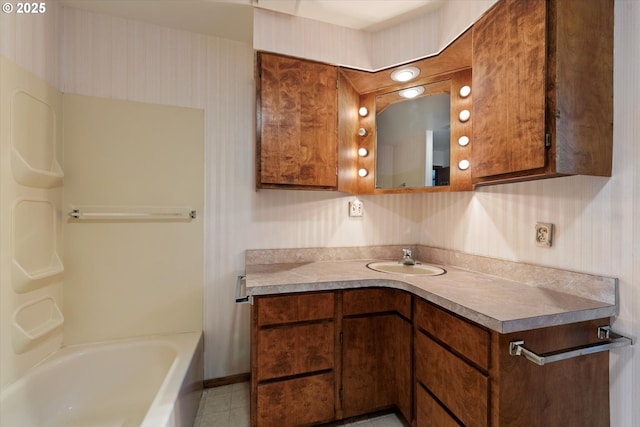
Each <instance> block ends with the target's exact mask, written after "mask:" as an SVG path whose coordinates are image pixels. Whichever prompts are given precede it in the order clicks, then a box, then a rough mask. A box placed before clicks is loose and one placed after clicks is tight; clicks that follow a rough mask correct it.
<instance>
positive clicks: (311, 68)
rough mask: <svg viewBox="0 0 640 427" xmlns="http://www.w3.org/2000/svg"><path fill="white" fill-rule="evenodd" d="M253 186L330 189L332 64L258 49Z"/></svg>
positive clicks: (333, 174) (334, 153) (334, 179)
mask: <svg viewBox="0 0 640 427" xmlns="http://www.w3.org/2000/svg"><path fill="white" fill-rule="evenodd" d="M258 73H259V75H258V79H257V83H258V94H257V104H258V105H257V109H258V111H257V118H258V120H257V126H258V129H257V156H256V161H257V174H256V178H257V187H258V188H302V189H304V188H310V189H336V188H337V185H338V175H337V166H338V68H337V67H336V66H332V65H327V64H322V63H318V62H313V61H307V60H302V59H297V58H291V57H286V56H280V55H275V54H270V53H264V52H261V53H259V54H258Z"/></svg>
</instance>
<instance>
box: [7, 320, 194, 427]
mask: <svg viewBox="0 0 640 427" xmlns="http://www.w3.org/2000/svg"><path fill="white" fill-rule="evenodd" d="M202 350H203V344H202V333H201V332H192V333H184V334H175V335H163V336H154V337H148V338H138V339H127V340H121V341H112V342H105V343H98V344H89V345H77V346H69V347H64V348H62V349H61V350H59V351H58V352H56V353H55V354H53V355H52V356H50V357H49V358H47V359H46V360H45V361H44V362H42V363H41V364H39V365H38V366H36V367H34V368H33V369H31V370H30V371H29V372H27V373H26V374H25V375H24V376H23V377H22V378H20V379H19V380H18V381H16V382H15V383H14V384H12V385H10V386H9V387H7V388H6V389H5V390H3V392H2V395H1V396H0V426H2V427H32V426H33V427H35V426H38V427H39V426H56V427H58V426H60V427H61V426H65V427H67V426H68V427H76V426H77V427H97V426H100V427H107V426H108V427H115V426H118V427H129V426H136V427H138V426H144V427H164V426H167V427H169V426H170V427H186V426H189V427H191V426H192V425H193V420H194V417H195V414H196V411H197V409H198V402H199V401H200V395H201V394H202V376H203V354H202Z"/></svg>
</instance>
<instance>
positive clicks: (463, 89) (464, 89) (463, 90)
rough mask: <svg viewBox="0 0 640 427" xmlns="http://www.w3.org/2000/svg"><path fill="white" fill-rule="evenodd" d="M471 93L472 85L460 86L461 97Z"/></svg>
mask: <svg viewBox="0 0 640 427" xmlns="http://www.w3.org/2000/svg"><path fill="white" fill-rule="evenodd" d="M469 95H471V86H462V87H461V88H460V97H461V98H466V97H467V96H469Z"/></svg>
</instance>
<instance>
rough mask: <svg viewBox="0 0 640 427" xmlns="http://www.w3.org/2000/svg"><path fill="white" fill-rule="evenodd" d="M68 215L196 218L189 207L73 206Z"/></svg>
mask: <svg viewBox="0 0 640 427" xmlns="http://www.w3.org/2000/svg"><path fill="white" fill-rule="evenodd" d="M69 217H71V218H73V219H78V220H121V221H122V220H138V221H141V220H156V221H158V220H161V221H190V220H192V219H195V218H196V211H195V210H193V209H191V208H145V207H134V208H113V209H110V208H93V209H91V208H74V209H73V210H72V211H71V212H69Z"/></svg>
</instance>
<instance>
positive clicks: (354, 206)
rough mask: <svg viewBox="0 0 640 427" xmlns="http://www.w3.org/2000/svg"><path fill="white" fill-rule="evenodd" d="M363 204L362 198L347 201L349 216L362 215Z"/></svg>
mask: <svg viewBox="0 0 640 427" xmlns="http://www.w3.org/2000/svg"><path fill="white" fill-rule="evenodd" d="M363 213H364V204H363V203H362V200H352V201H350V202H349V216H362V214H363Z"/></svg>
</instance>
